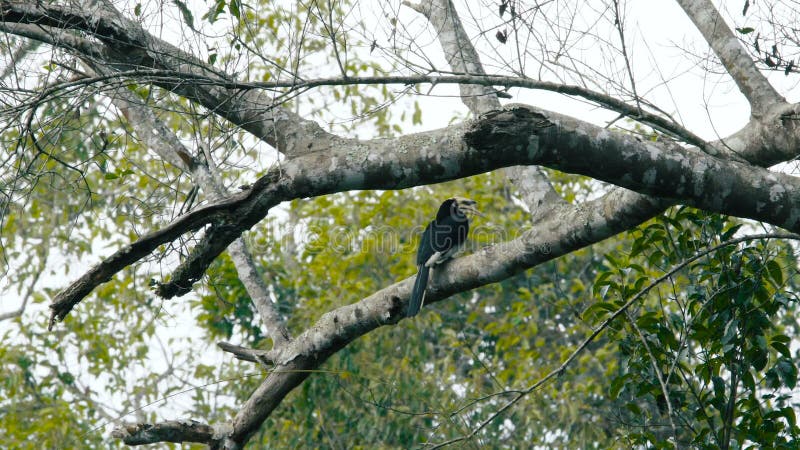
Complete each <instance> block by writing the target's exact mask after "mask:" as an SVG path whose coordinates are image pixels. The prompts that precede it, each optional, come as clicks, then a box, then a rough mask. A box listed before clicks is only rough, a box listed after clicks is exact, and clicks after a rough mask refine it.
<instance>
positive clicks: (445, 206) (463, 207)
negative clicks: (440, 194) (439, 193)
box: [436, 197, 483, 218]
mask: <svg viewBox="0 0 800 450" xmlns="http://www.w3.org/2000/svg"><path fill="white" fill-rule="evenodd" d="M477 205H478V203H477V202H476V201H475V200H470V199H468V198H464V197H452V198H448V199H447V200H445V201H444V203H442V206H441V207H439V213H438V214H437V215H436V217H437V218H440V217H441V216H444V215H450V216H466V215H467V214H475V215H477V216H483V214H481V212H480V211H478V208H477Z"/></svg>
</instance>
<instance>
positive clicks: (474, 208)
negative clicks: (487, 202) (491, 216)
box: [456, 198, 484, 217]
mask: <svg viewBox="0 0 800 450" xmlns="http://www.w3.org/2000/svg"><path fill="white" fill-rule="evenodd" d="M456 201H457V202H458V209H460V210H461V212H463V213H464V214H466V213H470V214H475V215H476V216H481V217H484V216H483V214H481V212H480V211H478V202H476V201H475V200H470V199H468V198H457V199H456Z"/></svg>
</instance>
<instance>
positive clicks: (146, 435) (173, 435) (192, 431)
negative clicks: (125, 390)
mask: <svg viewBox="0 0 800 450" xmlns="http://www.w3.org/2000/svg"><path fill="white" fill-rule="evenodd" d="M111 436H112V437H115V438H117V439H122V442H124V443H126V444H127V445H146V444H155V443H158V442H175V443H182V442H200V443H203V444H210V443H212V442H214V441H215V440H216V439H217V438H216V437H215V433H214V429H213V428H212V427H210V426H208V425H206V424H202V423H199V422H195V421H193V420H185V421H184V420H170V421H167V422H159V423H154V424H146V423H141V424H126V425H122V426H120V427H118V428H116V429H115V430H114V431H113V432H112V433H111Z"/></svg>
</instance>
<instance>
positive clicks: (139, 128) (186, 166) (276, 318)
mask: <svg viewBox="0 0 800 450" xmlns="http://www.w3.org/2000/svg"><path fill="white" fill-rule="evenodd" d="M96 69H98V68H96ZM112 101H113V102H114V103H115V104H116V105H117V106H118V107H119V108H120V110H122V111H123V113H124V116H125V117H126V118H127V119H128V121H129V123H130V124H131V125H132V126H133V128H134V130H135V131H136V134H137V136H139V138H140V139H141V140H142V141H143V142H144V143H145V144H146V145H147V147H148V148H150V149H152V150H153V151H155V152H156V153H158V155H159V156H160V157H161V158H162V159H164V160H165V161H168V162H170V163H171V164H172V165H173V166H175V167H178V168H180V169H183V170H184V171H186V172H187V173H189V174H190V175H191V176H192V179H193V180H195V182H196V183H197V184H198V185H200V186H201V187H202V188H203V189H204V190H205V191H206V192H208V193H209V194H210V195H209V196H210V199H211V200H212V201H214V200H218V199H221V198H224V197H225V196H227V195H229V194H228V192H227V190H226V189H225V187H224V186H223V184H222V181H221V180H220V179H219V176H218V175H216V176H215V174H214V173H213V172H212V169H211V168H210V167H209V166H208V165H206V164H205V163H200V162H199V161H197V160H196V159H195V158H193V157H192V156H191V153H190V151H189V150H188V149H187V148H186V147H184V145H183V144H182V143H181V142H180V140H179V139H178V137H177V136H176V135H175V133H174V132H173V131H172V130H170V129H169V128H168V127H166V126H165V125H164V123H163V122H162V121H160V120H158V118H156V116H155V114H154V113H153V111H152V110H151V109H150V108H148V107H145V106H144V105H142V104H141V102H140V101H138V100H137V99H136V98H135V97H134V95H133V94H132V93H131V92H130V91H128V90H127V89H117V90H116V91H115V93H114V95H113V96H112ZM228 253H229V254H230V256H231V259H232V260H233V263H234V265H235V267H236V271H237V272H238V274H239V279H240V280H241V281H242V283H243V284H244V286H245V289H246V290H247V293H248V294H249V295H250V298H251V301H252V302H253V305H254V306H255V308H256V311H258V313H259V316H260V317H261V321H262V322H263V324H264V325H265V327H266V331H267V335H268V336H269V337H270V338H271V339H272V342H273V345H276V346H280V345H283V343H284V342H286V341H287V340H289V339H290V336H289V330H288V329H287V328H286V324H285V323H284V321H283V319H281V317H280V315H279V314H278V312H277V311H276V309H275V307H274V306H273V305H272V302H271V301H270V296H269V290H268V288H267V285H266V283H265V282H264V279H263V278H262V277H261V274H260V273H259V271H258V269H257V267H256V264H255V261H254V260H253V256H252V255H251V254H250V251H249V250H248V248H247V244H246V243H245V241H244V239H243V238H241V237H240V238H238V239H236V240H235V241H233V242H232V243H231V245H230V247H229V248H228Z"/></svg>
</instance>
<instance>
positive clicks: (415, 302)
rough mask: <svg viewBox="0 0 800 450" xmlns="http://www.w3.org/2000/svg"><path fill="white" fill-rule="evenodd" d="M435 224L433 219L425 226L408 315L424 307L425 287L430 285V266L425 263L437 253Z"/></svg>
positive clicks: (419, 248)
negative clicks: (435, 248)
mask: <svg viewBox="0 0 800 450" xmlns="http://www.w3.org/2000/svg"><path fill="white" fill-rule="evenodd" d="M435 225H436V221H432V222H431V223H429V224H428V226H427V227H425V231H424V232H422V239H421V240H420V242H419V247H417V279H416V280H415V281H414V289H413V290H412V291H411V299H410V300H409V301H408V310H407V311H406V317H413V316H415V315H417V313H418V312H419V309H420V308H421V307H422V301H423V299H424V297H425V288H426V287H427V286H428V276H429V275H430V268H428V267H425V263H426V262H427V261H428V260H429V259H430V258H431V256H433V255H434V254H435V253H436V250H434V249H433V246H432V242H433V239H432V238H433V229H434V227H435Z"/></svg>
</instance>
